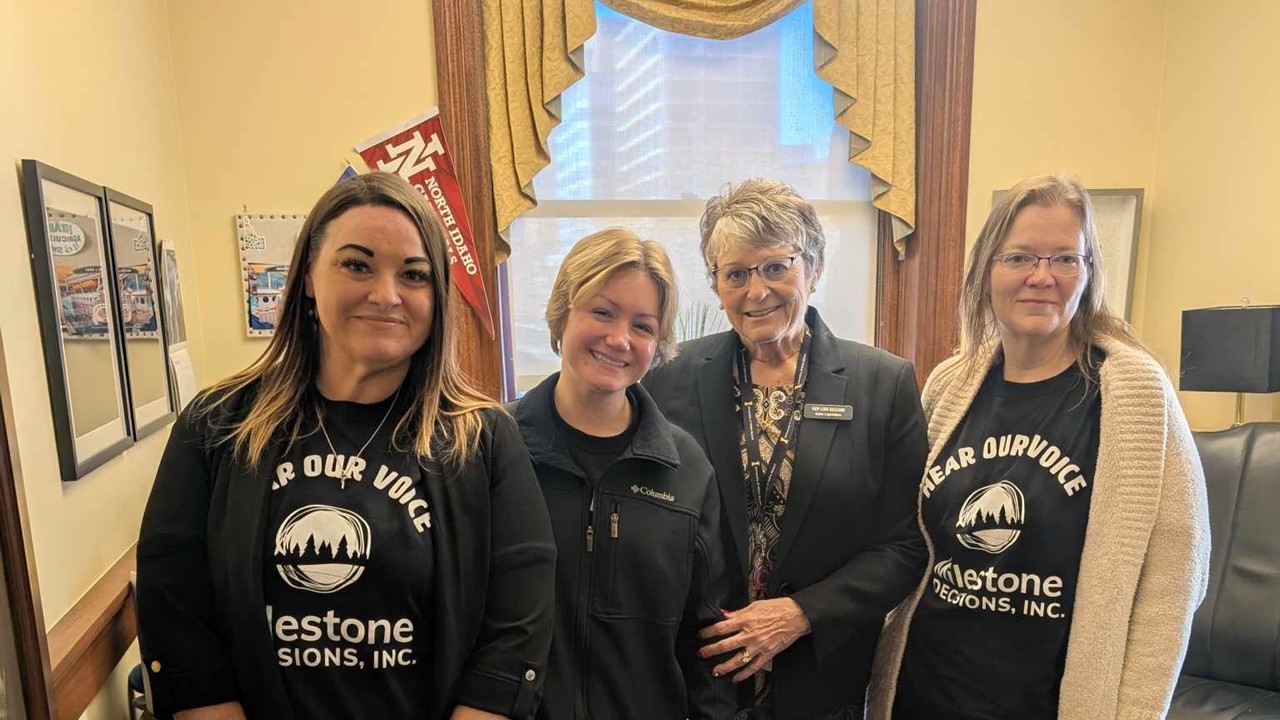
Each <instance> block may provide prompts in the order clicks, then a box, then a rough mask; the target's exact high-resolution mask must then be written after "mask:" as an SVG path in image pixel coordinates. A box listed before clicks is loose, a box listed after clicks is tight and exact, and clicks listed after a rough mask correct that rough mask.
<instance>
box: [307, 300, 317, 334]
mask: <svg viewBox="0 0 1280 720" xmlns="http://www.w3.org/2000/svg"><path fill="white" fill-rule="evenodd" d="M307 324H308V325H310V326H311V334H312V335H314V336H316V337H319V336H320V320H319V319H318V318H316V306H315V305H314V304H310V305H307Z"/></svg>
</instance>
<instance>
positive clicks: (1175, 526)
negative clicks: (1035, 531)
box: [867, 340, 1209, 720]
mask: <svg viewBox="0 0 1280 720" xmlns="http://www.w3.org/2000/svg"><path fill="white" fill-rule="evenodd" d="M1098 345H1099V347H1100V348H1101V349H1102V350H1103V352H1105V353H1106V359H1105V360H1104V361H1103V363H1102V366H1101V369H1100V371H1099V385H1100V387H1101V391H1102V423H1101V435H1100V439H1099V446H1098V463H1097V468H1096V470H1095V472H1094V477H1093V497H1092V499H1091V501H1090V503H1089V524H1088V527H1087V529H1086V531H1085V539H1084V550H1083V552H1082V554H1081V557H1080V575H1079V580H1078V583H1077V586H1076V596H1075V606H1074V610H1073V616H1072V619H1071V633H1070V636H1069V639H1068V642H1067V659H1066V667H1065V669H1064V671H1063V674H1062V687H1061V695H1060V698H1059V703H1058V718H1059V719H1060V720H1113V719H1114V720H1146V719H1147V718H1152V719H1155V718H1163V717H1164V715H1165V713H1166V712H1167V711H1168V709H1169V699H1170V696H1171V695H1172V694H1173V688H1174V684H1175V683H1176V682H1177V679H1178V670H1179V668H1180V667H1181V666H1182V659H1183V656H1184V654H1185V653H1186V648H1187V638H1188V636H1189V634H1190V631H1191V616H1192V613H1193V612H1194V611H1195V609H1196V607H1197V606H1198V605H1199V604H1200V601H1201V599H1203V598H1204V593H1205V587H1206V585H1207V584H1208V577H1209V512H1208V506H1207V503H1206V500H1205V487H1204V471H1203V470H1202V468H1201V466H1200V457H1199V455H1198V454H1197V453H1196V448H1195V445H1194V443H1193V442H1192V439H1191V432H1190V430H1189V429H1188V427H1187V421H1186V418H1185V417H1184V416H1183V414H1182V409H1181V407H1180V406H1179V405H1178V399H1177V396H1176V395H1175V394H1174V391H1173V388H1172V387H1171V386H1170V384H1169V381H1168V379H1167V378H1166V377H1165V374H1164V371H1163V369H1162V368H1161V367H1160V365H1159V364H1157V363H1156V361H1155V360H1154V359H1153V358H1152V357H1151V356H1149V355H1148V354H1146V353H1145V352H1142V351H1140V350H1136V349H1134V348H1131V347H1129V346H1127V345H1124V344H1123V343H1120V342H1118V341H1114V340H1104V341H1102V342H1100V343H1099V344H1098ZM993 359H994V352H992V353H990V354H988V355H987V356H986V357H984V358H983V360H982V362H981V363H980V364H979V366H978V367H977V371H976V372H974V373H972V374H971V375H968V376H966V374H965V373H964V372H963V370H962V367H961V362H960V358H959V357H958V356H957V357H952V358H950V359H948V360H946V361H944V362H943V363H942V364H940V365H939V366H938V367H937V369H935V370H934V372H933V373H932V374H931V375H930V376H929V381H928V382H927V383H926V384H925V389H924V394H923V398H922V399H923V403H924V411H925V417H926V418H928V422H929V460H928V463H927V464H926V467H930V466H932V465H933V463H934V462H935V459H936V457H937V455H938V452H939V451H940V450H941V448H942V446H943V445H945V444H946V442H947V440H948V438H950V437H951V434H952V433H953V432H954V431H955V429H956V426H957V425H959V423H960V420H961V419H962V418H963V417H964V414H965V411H966V410H968V408H969V405H970V403H972V402H973V397H974V395H975V394H976V393H977V391H978V388H979V387H980V386H981V385H982V381H983V378H985V377H986V375H987V372H988V371H989V370H990V368H991V363H992V361H993ZM918 508H919V505H917V516H918V515H919V510H918ZM922 527H923V523H922ZM926 542H928V535H927V534H926ZM932 566H933V546H932V543H929V563H928V564H927V565H926V568H931V567H932ZM927 583H928V571H927V570H926V572H925V577H924V579H922V580H921V583H920V585H919V587H917V588H916V591H915V593H913V594H912V595H911V596H910V597H908V598H907V599H906V600H905V601H903V603H902V605H900V606H899V607H898V609H897V610H895V611H894V612H893V613H892V614H891V615H890V616H889V620H888V623H887V624H886V626H885V629H884V633H883V634H882V636H881V638H880V645H879V647H878V649H877V652H876V661H875V667H874V669H873V671H872V678H871V683H870V685H869V686H868V696H869V697H868V707H867V718H868V719H869V720H888V718H889V717H890V712H891V709H892V707H893V697H894V691H895V689H896V684H897V676H898V668H899V666H900V665H901V663H902V653H903V649H904V648H905V646H906V641H907V630H908V627H909V626H910V624H911V616H912V614H913V613H914V612H915V608H916V605H917V604H918V603H919V601H920V596H921V594H922V593H923V592H924V589H925V587H926V585H927Z"/></svg>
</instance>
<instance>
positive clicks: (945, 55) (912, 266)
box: [431, 0, 977, 400]
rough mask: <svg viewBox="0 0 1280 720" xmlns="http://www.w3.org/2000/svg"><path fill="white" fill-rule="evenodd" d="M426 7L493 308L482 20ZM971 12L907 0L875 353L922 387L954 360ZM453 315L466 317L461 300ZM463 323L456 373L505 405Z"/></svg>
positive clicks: (493, 366)
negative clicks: (903, 96)
mask: <svg viewBox="0 0 1280 720" xmlns="http://www.w3.org/2000/svg"><path fill="white" fill-rule="evenodd" d="M431 9H432V19H433V22H434V24H435V32H434V36H435V58H436V77H437V83H436V87H437V88H438V89H439V90H438V92H439V105H440V116H441V118H442V122H443V123H444V128H445V132H447V133H448V134H449V144H450V149H451V150H452V152H453V154H454V156H455V167H456V168H458V174H459V182H460V183H461V185H462V192H463V200H464V202H465V203H466V207H467V210H468V211H469V214H470V217H471V219H472V223H471V224H472V228H473V230H474V232H475V242H476V250H477V253H478V255H479V259H480V264H481V267H482V268H484V279H485V290H486V292H488V294H489V302H490V305H491V307H494V308H497V307H498V304H497V300H498V298H497V286H496V283H495V277H494V276H495V270H494V263H493V248H494V240H495V238H497V236H498V232H497V224H496V223H497V221H496V218H495V216H494V207H493V172H492V168H491V167H490V165H489V138H488V117H489V116H488V105H487V103H486V101H485V78H484V44H483V43H482V42H479V41H478V40H477V38H482V37H484V18H483V16H482V14H481V9H480V4H479V3H477V2H475V0H434V2H432V3H431ZM976 13H977V0H916V74H917V82H916V115H917V117H916V132H917V140H916V144H917V149H916V158H917V159H916V165H917V172H916V188H917V192H918V194H917V200H916V203H917V206H916V231H915V234H914V235H913V236H912V237H911V238H910V239H909V240H908V243H907V253H906V257H905V258H903V259H899V258H898V254H897V251H896V250H895V249H894V247H893V242H892V237H891V235H890V232H889V221H888V219H887V218H885V217H883V214H882V217H881V218H880V222H879V227H878V232H877V244H878V248H879V249H878V263H877V264H878V273H877V293H876V345H877V346H879V347H882V348H885V349H886V350H889V351H890V352H893V353H895V354H897V355H901V356H902V357H905V358H907V359H908V360H911V361H912V362H914V363H915V366H916V373H917V379H918V380H919V381H920V382H923V380H924V378H925V377H927V376H928V373H929V371H931V370H932V369H933V367H934V366H935V365H937V364H938V363H939V362H940V361H941V360H943V359H944V358H946V357H947V356H949V355H950V354H951V353H952V352H953V351H954V349H955V346H956V342H957V338H958V336H957V330H956V328H957V324H956V313H955V308H956V303H957V300H958V299H959V297H960V282H961V277H962V272H963V267H964V233H965V207H966V203H967V201H968V187H969V123H970V115H971V109H972V105H973V42H974V22H975V17H976ZM455 306H461V307H462V308H463V309H466V308H465V305H464V304H462V303H461V302H459V303H455ZM463 314H465V316H466V317H465V318H464V319H463V320H462V323H461V327H460V332H459V335H458V344H459V346H460V347H459V348H458V352H459V357H460V358H461V359H462V362H463V363H464V367H465V368H466V369H467V371H468V373H469V374H470V375H471V377H472V378H473V379H474V380H475V381H476V382H477V384H478V385H479V387H480V388H481V389H482V390H483V391H484V392H485V393H487V394H489V395H491V396H492V397H495V398H497V397H502V399H503V400H507V399H509V398H507V397H503V395H504V394H505V393H504V383H503V369H502V348H501V343H500V340H499V339H497V338H495V339H492V340H491V339H489V338H487V337H485V336H484V334H483V332H481V330H480V328H479V325H478V324H477V323H476V322H475V320H474V317H473V316H472V314H471V313H470V311H469V310H467V311H466V312H465V313H459V315H463ZM499 314H500V313H499Z"/></svg>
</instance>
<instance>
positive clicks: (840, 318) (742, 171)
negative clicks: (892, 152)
mask: <svg viewBox="0 0 1280 720" xmlns="http://www.w3.org/2000/svg"><path fill="white" fill-rule="evenodd" d="M596 15H597V19H598V27H599V29H598V31H597V33H596V35H595V36H594V37H593V38H592V39H591V40H590V41H588V42H587V46H586V57H587V75H586V77H585V78H583V79H582V80H580V81H579V82H578V83H576V84H575V85H574V86H573V87H572V88H570V89H569V90H568V92H566V93H565V94H564V96H563V97H562V98H561V103H562V105H561V108H562V118H563V121H562V123H561V125H560V126H559V127H557V128H556V129H555V131H553V132H552V134H551V156H552V164H551V165H550V166H549V167H548V168H547V169H545V170H543V172H542V173H540V174H539V175H538V177H537V179H536V180H535V181H534V188H535V191H536V192H537V196H538V200H539V205H538V207H537V208H535V209H534V210H532V211H530V212H529V213H527V214H525V215H524V216H522V217H521V218H520V219H518V220H516V222H514V223H513V224H512V226H511V247H512V256H511V262H510V263H509V268H508V271H509V286H508V288H507V298H508V303H507V305H508V311H509V317H510V324H509V328H510V333H511V338H512V340H513V341H514V342H513V345H514V350H513V351H512V357H510V358H509V359H510V360H511V361H512V364H513V366H514V373H515V381H516V389H517V391H523V390H526V389H528V388H529V387H532V386H533V385H534V384H536V383H537V382H538V381H539V380H541V379H542V378H544V377H546V376H547V375H548V374H550V373H552V372H555V371H556V370H558V369H559V367H560V360H559V358H558V357H556V356H555V355H554V354H553V353H552V352H551V347H550V343H549V341H548V334H547V324H546V320H545V318H544V313H545V310H546V300H547V296H548V295H549V294H550V292H551V285H552V283H553V282H554V281H555V275H556V272H557V271H558V269H559V267H560V262H561V260H562V259H563V258H564V256H565V254H566V253H568V251H569V249H570V248H571V247H572V246H573V244H574V243H575V242H577V241H578V240H579V239H581V238H582V237H583V236H585V235H587V234H590V233H592V232H595V231H597V230H600V229H603V228H605V227H610V226H616V225H622V226H626V227H629V228H631V229H633V230H635V231H636V232H637V233H638V234H639V235H640V236H641V237H642V238H645V239H652V240H659V241H661V242H662V243H663V244H664V245H665V246H666V247H667V251H668V252H669V253H670V255H671V258H672V262H673V264H674V265H675V269H676V273H677V276H678V280H679V284H680V306H681V308H680V320H679V321H677V332H678V333H679V336H680V339H682V340H683V339H689V338H692V337H698V336H701V335H704V334H707V333H710V332H718V331H720V330H726V329H728V327H729V325H728V322H727V320H726V319H725V317H724V315H723V313H722V312H721V311H720V310H719V301H718V300H717V299H716V296H715V293H714V292H712V290H711V289H710V287H709V285H708V283H707V279H706V271H705V267H704V265H703V262H702V258H701V255H700V254H699V251H698V245H699V235H698V218H699V217H700V216H701V214H702V209H703V207H704V205H705V204H706V200H707V198H709V197H711V196H712V195H715V194H718V193H719V192H720V191H721V190H722V188H723V187H724V186H725V184H726V183H729V182H739V181H741V180H743V179H745V178H748V177H751V176H763V177H769V178H773V179H778V180H784V181H786V182H788V183H790V184H792V185H793V186H795V188H796V190H797V191H798V192H799V193H800V194H801V195H802V196H803V197H804V198H805V199H807V200H809V201H810V202H812V203H813V205H814V206H815V207H816V208H817V210H818V213H819V216H820V217H821V219H822V223H823V228H824V230H825V232H826V238H827V249H826V269H825V271H824V273H823V277H822V279H821V280H820V281H819V282H818V289H817V292H816V293H814V294H813V296H812V297H811V299H810V302H811V304H813V305H814V306H815V307H817V308H818V309H819V310H820V311H821V312H822V315H823V318H824V320H826V321H827V323H828V324H829V325H830V326H831V328H832V330H833V331H834V332H835V333H836V334H837V335H838V336H840V337H843V338H848V339H853V340H859V341H862V342H866V343H871V341H872V338H873V335H874V332H873V326H872V323H873V316H874V312H875V264H876V263H875V238H876V219H875V212H874V210H873V208H872V207H871V179H870V175H869V174H868V173H867V172H866V171H865V170H863V169H861V168H858V167H855V166H854V165H852V164H850V163H849V162H848V160H847V154H848V133H847V131H846V130H844V129H843V128H841V127H839V126H838V125H836V124H835V122H834V120H833V117H832V115H833V109H832V103H833V100H832V90H831V87H830V86H829V85H827V84H826V83H825V82H823V81H822V80H820V79H819V78H818V77H817V76H816V75H815V73H814V71H813V17H812V9H811V8H810V6H809V4H808V3H805V4H803V5H801V6H800V7H799V8H797V9H796V10H795V11H794V12H792V13H791V14H789V15H788V16H786V17H785V18H783V19H781V20H780V21H778V22H775V23H773V24H771V25H769V26H768V27H765V28H763V29H761V30H759V31H757V32H755V33H752V34H751V35H748V36H746V37H743V38H739V39H737V40H731V41H719V40H703V39H700V38H693V37H686V36H683V35H677V34H674V33H669V32H665V31H662V30H657V29H655V28H653V27H651V26H648V25H645V24H643V23H641V22H639V21H637V20H632V19H631V18H628V17H626V16H624V15H621V14H619V13H617V12H614V11H612V10H610V9H608V8H606V7H605V6H603V5H601V4H600V3H597V4H596Z"/></svg>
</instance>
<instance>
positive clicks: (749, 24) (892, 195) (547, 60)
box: [483, 0, 916, 259]
mask: <svg viewBox="0 0 1280 720" xmlns="http://www.w3.org/2000/svg"><path fill="white" fill-rule="evenodd" d="M603 1H604V3H605V4H606V5H608V6H609V7H611V8H613V9H615V10H617V11H619V12H621V13H624V14H626V15H628V16H630V17H633V18H635V19H637V20H640V21H642V22H645V23H648V24H650V25H653V26H655V27H658V28H661V29H663V30H670V31H672V32H678V33H683V34H686V35H696V36H699V37H706V38H713V39H718V40H728V39H732V38H736V37H741V36H742V35H746V34H747V33H750V32H753V31H755V30H758V29H760V28H762V27H764V26H765V25H768V24H769V23H771V22H773V21H774V20H777V19H778V18H780V17H782V16H783V15H786V14H787V13H789V12H791V11H792V10H794V9H795V8H796V6H798V5H799V4H800V3H801V2H803V0H603ZM483 2H484V5H483V9H484V35H485V37H484V43H485V81H486V86H487V87H486V97H487V98H488V104H489V147H490V160H491V163H492V165H493V196H494V207H495V210H496V213H497V219H498V229H499V230H500V231H501V232H503V233H505V232H506V230H507V228H508V227H509V226H510V225H511V221H513V220H515V219H516V218H517V217H519V216H520V215H521V214H522V213H524V212H525V211H527V210H529V209H530V208H533V207H534V206H535V205H537V198H535V197H534V194H533V178H534V176H535V175H537V174H538V173H539V172H540V171H541V170H542V169H543V168H545V167H546V166H547V165H548V164H549V163H550V162H551V154H550V145H549V140H548V139H549V138H550V136H551V130H552V128H554V127H555V126H556V125H557V124H558V123H559V122H560V95H561V93H563V92H564V91H565V90H567V89H568V88H569V86H570V85H572V84H573V83H574V82H576V81H577V80H578V79H579V78H581V77H582V75H583V72H584V65H583V54H582V53H583V45H584V44H585V43H586V41H587V40H588V39H589V38H590V37H591V36H592V35H594V34H595V31H596V18H595V5H594V2H593V0H483ZM813 25H814V35H815V37H814V46H815V47H814V64H815V65H816V68H815V70H816V72H817V73H818V76H819V77H821V78H822V79H823V80H826V81H827V82H829V83H831V86H832V87H833V88H834V90H835V111H836V121H837V122H839V123H840V125H841V126H843V127H845V128H846V129H848V130H849V161H850V162H852V163H854V164H856V165H859V166H861V167H864V168H866V169H867V170H868V171H869V172H870V173H871V175H872V194H873V200H872V203H873V204H874V205H875V206H876V207H877V208H880V209H882V210H884V211H886V212H888V213H889V214H890V216H891V217H892V218H893V235H894V243H895V244H896V245H897V246H898V250H899V251H900V252H901V251H902V250H903V249H904V248H905V243H904V239H905V238H906V236H907V235H909V234H910V233H911V230H912V228H913V226H914V225H915V203H916V183H915V171H916V167H915V166H916V161H915V154H916V140H915V114H916V112H915V0H813ZM733 179H735V178H725V180H726V181H728V180H733ZM739 179H740V178H739ZM495 250H496V254H497V256H498V257H499V258H500V259H501V258H505V257H506V256H507V255H508V253H509V251H510V248H509V247H507V246H506V245H505V241H503V246H502V247H498V248H495Z"/></svg>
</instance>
